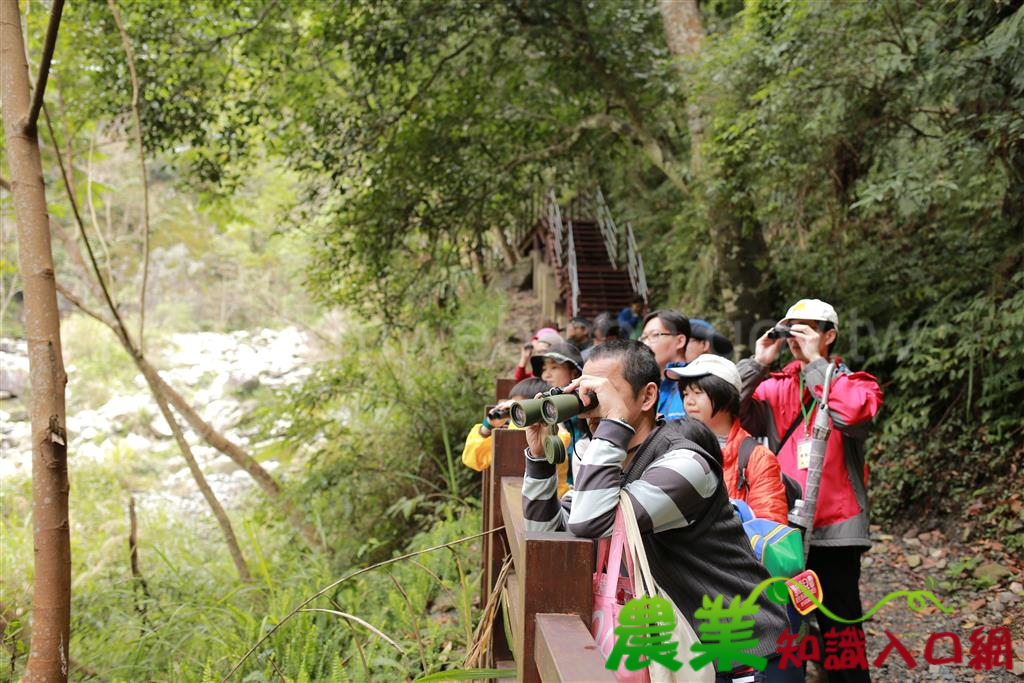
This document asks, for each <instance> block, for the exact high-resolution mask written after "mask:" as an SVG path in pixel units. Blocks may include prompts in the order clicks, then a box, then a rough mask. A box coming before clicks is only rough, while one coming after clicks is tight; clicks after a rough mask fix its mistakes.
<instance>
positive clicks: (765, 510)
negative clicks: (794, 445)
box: [722, 420, 789, 524]
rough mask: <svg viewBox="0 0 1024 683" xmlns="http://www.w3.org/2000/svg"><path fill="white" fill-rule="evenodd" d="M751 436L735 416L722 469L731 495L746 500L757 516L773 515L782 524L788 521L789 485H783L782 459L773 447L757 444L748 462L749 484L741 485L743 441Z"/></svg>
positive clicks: (724, 451)
mask: <svg viewBox="0 0 1024 683" xmlns="http://www.w3.org/2000/svg"><path fill="white" fill-rule="evenodd" d="M749 436H750V434H749V433H748V432H747V430H745V429H743V427H741V426H740V421H739V420H734V421H733V423H732V429H731V430H729V437H728V438H727V439H726V442H725V448H723V449H722V472H723V476H724V477H725V486H726V488H727V489H728V490H729V497H730V498H739V499H740V500H745V501H746V502H747V505H749V506H750V509H751V510H752V511H753V512H754V515H755V516H757V517H760V518H762V519H770V520H772V521H773V522H778V523H779V524H789V521H788V520H787V515H788V514H789V506H788V505H787V504H786V487H785V486H783V485H782V472H781V471H780V470H779V463H778V462H777V461H776V460H775V455H774V454H773V453H772V452H771V451H770V450H768V449H767V448H765V447H764V446H762V445H760V444H758V445H757V446H755V447H754V450H753V452H752V453H751V454H750V461H749V462H748V463H747V471H746V477H747V486H745V487H743V489H742V490H740V488H739V486H738V483H739V476H740V462H739V460H740V444H741V443H742V442H743V440H744V439H746V438H747V437H749Z"/></svg>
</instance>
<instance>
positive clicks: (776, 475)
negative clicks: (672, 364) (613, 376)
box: [665, 353, 789, 524]
mask: <svg viewBox="0 0 1024 683" xmlns="http://www.w3.org/2000/svg"><path fill="white" fill-rule="evenodd" d="M665 375H666V376H667V377H669V378H671V379H677V380H679V387H680V391H681V392H682V395H683V408H684V409H685V410H686V414H687V415H689V416H690V417H692V418H696V419H698V420H700V421H701V422H703V423H704V424H706V425H707V426H708V427H710V428H711V431H712V432H714V433H715V436H716V437H718V444H719V446H721V448H722V475H723V476H724V477H725V484H726V488H727V489H728V491H729V497H730V498H735V499H739V500H743V501H746V503H747V505H749V506H750V509H751V510H752V511H753V512H754V514H755V515H756V516H758V517H760V518H762V519H770V520H772V521H773V522H778V523H779V524H788V520H787V514H788V512H789V505H788V504H787V503H786V487H785V486H783V483H782V473H781V472H780V471H779V463H778V462H777V461H776V460H775V455H774V454H773V453H772V452H771V451H769V450H768V449H767V448H765V447H764V446H762V445H761V444H759V443H758V442H757V440H756V439H754V437H752V436H751V435H750V434H748V433H747V431H746V430H745V429H743V427H741V426H740V421H739V412H740V389H741V384H740V373H739V371H738V370H737V369H736V365H735V364H734V363H733V362H732V361H731V360H729V359H728V358H722V357H721V356H717V355H715V354H711V353H705V354H702V355H700V356H697V358H695V359H694V360H692V361H690V362H689V363H688V364H687V365H686V366H685V367H681V368H678V367H677V368H668V369H667V370H665Z"/></svg>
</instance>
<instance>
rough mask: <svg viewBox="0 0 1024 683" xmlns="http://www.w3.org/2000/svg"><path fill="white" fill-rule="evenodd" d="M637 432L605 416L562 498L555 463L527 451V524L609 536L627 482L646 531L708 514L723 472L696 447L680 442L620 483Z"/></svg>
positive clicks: (681, 525)
mask: <svg viewBox="0 0 1024 683" xmlns="http://www.w3.org/2000/svg"><path fill="white" fill-rule="evenodd" d="M634 433H635V432H634V430H633V428H632V427H630V426H629V425H627V424H626V423H625V422H620V421H618V420H609V419H605V420H602V421H601V423H600V425H599V426H598V428H597V431H596V433H595V434H594V439H593V441H591V443H590V445H589V447H588V448H587V449H586V451H585V452H584V453H583V454H582V459H581V463H582V464H581V466H580V467H579V469H578V471H577V472H576V473H575V488H574V489H573V490H572V491H569V492H567V493H566V494H565V495H564V496H562V498H561V500H559V499H558V497H557V496H556V495H555V490H556V487H557V481H556V478H555V466H554V465H551V464H550V463H548V462H547V461H546V460H543V459H540V460H538V459H535V458H532V457H530V455H529V451H527V456H526V459H527V462H526V477H525V478H524V480H523V516H524V517H525V518H526V529H527V530H528V531H564V530H568V531H569V532H570V533H572V534H573V535H575V536H580V537H582V538H600V537H602V536H607V535H609V534H610V533H611V529H612V525H613V524H614V521H615V508H616V506H618V504H619V491H620V489H622V488H624V489H625V491H626V493H627V494H628V496H629V498H630V500H631V501H632V503H633V509H634V511H635V512H636V520H637V524H638V525H639V527H640V532H641V533H644V532H654V533H660V532H662V531H668V530H671V529H681V528H684V527H687V526H689V525H690V524H691V523H693V521H694V520H696V519H697V518H699V517H700V516H701V515H702V514H704V513H705V511H706V510H707V507H708V504H709V503H710V501H711V498H712V496H713V494H714V493H715V489H716V487H717V486H718V476H717V475H716V474H715V472H714V471H713V470H712V469H711V467H709V466H708V464H707V462H706V461H705V460H704V458H702V457H700V456H699V455H698V454H697V453H695V452H694V451H692V450H689V449H685V448H679V449H675V450H671V451H668V452H667V453H663V454H661V455H659V456H658V457H656V458H655V460H654V461H653V462H652V463H651V465H650V466H649V467H648V468H647V469H646V470H645V471H644V472H643V474H642V475H641V476H640V478H639V479H637V480H635V481H631V482H629V483H627V484H626V485H625V487H623V486H622V485H621V480H622V464H623V462H625V460H626V446H627V445H628V443H629V440H630V439H631V438H632V437H633V435H634Z"/></svg>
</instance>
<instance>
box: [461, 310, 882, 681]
mask: <svg viewBox="0 0 1024 683" xmlns="http://www.w3.org/2000/svg"><path fill="white" fill-rule="evenodd" d="M642 310H643V309H642V302H639V301H638V302H636V303H634V304H633V305H632V306H630V307H629V308H626V309H623V311H622V312H621V313H620V314H619V315H618V316H615V315H614V314H612V313H609V314H603V315H601V316H598V318H596V319H595V320H594V321H592V322H591V321H588V320H585V319H583V318H573V319H572V320H570V321H569V323H568V325H567V326H566V329H565V335H564V337H563V335H562V334H560V333H559V331H558V330H557V329H556V328H555V327H554V326H545V327H543V328H542V329H540V330H538V331H537V333H536V334H534V335H533V338H532V339H531V340H530V342H529V343H528V344H527V345H526V346H525V347H524V348H523V352H522V357H521V358H520V361H519V363H518V365H517V367H516V375H515V376H516V380H517V381H519V383H518V384H517V385H516V386H515V387H514V388H513V390H512V392H511V395H510V398H509V400H508V401H503V402H502V403H500V404H499V405H498V406H497V408H496V409H494V410H492V411H490V412H489V414H488V415H487V416H485V417H484V419H483V421H482V422H481V423H480V424H479V425H476V426H474V428H473V429H472V430H471V432H470V434H469V435H468V437H467V439H466V446H465V450H464V452H463V462H464V463H465V464H466V465H468V466H469V467H472V468H473V469H477V470H480V469H483V468H485V467H488V466H489V464H490V457H491V449H490V443H489V442H490V435H491V433H492V430H493V429H496V428H499V427H504V426H506V424H507V423H508V409H509V407H510V406H511V404H512V403H513V402H514V401H516V400H523V399H529V398H533V397H535V396H539V395H542V394H545V392H548V391H549V390H550V389H551V388H552V387H555V388H557V389H556V392H557V391H558V389H560V390H561V391H562V392H564V393H571V392H576V394H577V396H578V397H579V401H580V405H581V408H580V410H581V412H580V413H579V415H578V416H574V417H572V418H571V419H568V420H565V421H563V422H562V423H561V424H559V426H558V428H557V429H558V433H559V436H560V437H561V442H562V444H563V445H564V447H565V453H566V454H567V456H568V457H566V458H565V460H564V461H562V462H558V461H557V460H555V461H554V462H553V461H552V458H551V456H550V453H546V451H545V439H547V438H550V435H551V430H552V427H549V426H548V425H547V424H545V423H544V422H538V423H537V424H529V425H528V426H526V427H525V429H526V441H527V444H528V447H527V449H526V452H525V454H524V457H525V460H526V463H525V465H526V472H525V478H524V480H523V491H522V495H523V515H524V517H525V519H526V528H527V530H539V531H568V532H569V533H571V534H574V535H576V536H580V537H584V538H593V539H603V538H608V537H609V536H612V531H613V527H615V526H616V524H621V523H622V522H621V521H620V520H621V511H619V510H618V508H619V506H620V503H621V504H623V505H624V504H626V502H628V503H629V505H630V508H631V512H632V515H627V518H630V519H632V518H633V517H635V525H636V527H637V528H638V529H639V534H640V538H642V546H643V551H645V553H646V556H647V558H648V560H649V564H650V572H651V574H653V578H654V581H655V582H656V583H657V585H658V586H659V587H660V589H661V590H662V591H663V593H664V595H665V596H666V597H667V598H668V599H669V600H670V601H671V602H672V603H673V604H674V607H675V608H676V609H677V610H678V612H679V614H681V615H683V616H684V617H685V620H686V621H687V622H689V626H690V627H691V628H692V629H693V631H698V621H697V619H696V618H695V616H694V613H695V612H697V611H698V610H699V609H700V608H701V606H702V601H703V599H704V596H709V597H710V598H711V599H714V598H715V597H716V596H724V599H725V600H726V603H727V604H728V601H729V600H732V598H733V597H734V596H748V595H750V594H751V592H752V590H753V589H754V587H755V586H757V585H758V584H759V583H761V582H762V581H764V580H765V579H767V578H769V577H770V576H771V573H770V571H769V567H770V563H768V562H767V561H766V558H765V556H764V554H763V552H764V550H763V539H762V546H761V547H760V549H759V550H758V552H757V553H755V549H754V547H753V546H752V544H751V541H752V540H756V539H755V537H753V536H752V533H751V531H750V529H749V527H748V528H747V529H746V530H745V527H744V521H745V520H748V519H749V518H750V516H751V515H752V516H753V517H754V518H756V519H758V520H767V521H768V522H770V524H768V526H767V528H775V529H787V528H788V527H787V526H786V525H790V524H792V525H793V526H796V524H795V523H794V521H793V520H799V519H800V517H799V512H800V509H801V508H802V509H804V510H805V511H806V510H807V509H812V510H813V513H812V514H813V524H806V525H805V526H806V527H808V528H801V529H800V530H799V532H798V533H795V534H794V536H793V537H794V538H797V539H799V538H800V533H803V534H805V535H806V534H809V535H810V542H809V551H808V552H807V554H806V557H804V556H803V555H802V550H803V548H800V551H801V552H800V553H798V554H799V555H800V557H799V560H800V566H799V567H797V568H796V569H797V570H801V569H803V568H804V567H806V569H809V570H813V572H814V573H815V574H816V576H817V579H818V581H819V584H820V588H821V590H822V594H823V600H822V603H823V605H824V606H825V607H826V608H827V609H828V610H829V611H830V612H831V613H833V614H834V615H836V616H838V617H840V618H842V619H847V620H853V619H858V618H860V617H861V616H862V607H861V600H860V590H859V580H860V559H861V554H862V553H863V552H864V551H866V550H867V549H868V548H869V546H870V541H869V538H868V501H867V493H866V488H867V465H866V461H865V449H864V443H865V438H866V428H867V427H868V426H869V425H870V423H871V422H872V420H873V418H874V417H875V415H876V414H877V413H878V410H879V408H880V407H881V404H882V394H881V390H880V388H879V385H878V381H877V380H876V379H875V378H874V377H872V376H871V375H869V374H867V373H864V372H853V371H851V370H850V369H849V368H847V367H846V366H845V365H844V364H842V362H841V361H840V360H839V359H838V358H837V357H835V356H833V353H832V352H833V348H834V346H835V343H836V339H837V337H838V335H839V329H840V326H839V317H838V315H837V313H836V311H835V309H834V308H833V307H832V306H831V305H829V304H828V303H825V302H823V301H820V300H817V299H804V300H801V301H798V302H797V303H796V304H794V305H793V306H791V307H790V308H789V309H788V310H787V312H786V313H785V315H784V316H783V317H782V319H781V320H780V321H779V322H778V323H777V324H776V325H774V326H773V327H772V328H770V329H769V330H768V331H767V332H766V333H765V334H764V335H763V336H761V337H760V338H759V339H758V340H757V342H756V344H755V348H754V353H753V355H752V356H750V357H748V358H744V359H741V360H739V361H738V362H737V363H734V362H733V361H732V360H731V359H730V358H729V356H731V355H732V352H733V345H732V343H731V342H730V341H729V339H728V338H727V337H726V336H725V335H723V334H721V333H719V332H718V331H717V330H716V329H715V327H714V326H712V325H711V324H710V323H708V322H706V321H704V320H699V319H690V318H688V317H686V316H684V315H683V314H681V313H680V312H678V311H675V310H669V309H663V310H656V311H653V312H650V313H647V314H646V315H642ZM784 350H788V352H789V354H790V355H791V356H792V360H791V361H790V362H788V363H786V364H785V365H782V366H781V367H776V363H777V361H779V359H780V358H781V357H782V354H783V351H784ZM830 366H834V367H832V368H830ZM773 368H774V369H773ZM826 382H828V387H827V390H826V386H825V385H826ZM823 392H825V393H826V395H827V417H828V423H827V424H828V426H829V427H830V429H829V430H827V431H825V432H824V434H827V437H826V438H825V439H824V444H823V445H822V444H820V443H819V444H818V448H817V451H816V452H817V453H818V461H817V463H818V464H817V465H813V466H812V462H813V461H814V456H813V455H812V453H813V452H815V449H814V448H813V447H812V446H813V441H814V438H815V428H814V425H815V419H816V417H817V413H818V411H819V409H820V408H821V399H822V394H823ZM510 426H511V425H510ZM817 436H818V438H819V440H821V439H822V434H817ZM822 452H823V453H824V457H823V458H821V457H820V454H821V453H822ZM809 479H810V480H812V482H811V483H810V486H809V485H808V484H809ZM814 491H816V492H817V495H816V496H815V495H813V492H814ZM623 493H624V494H625V495H622V494H623ZM805 497H810V498H813V500H804V498H805ZM808 504H810V508H807V507H806V506H807V505H808ZM617 512H620V514H619V516H617V514H616V513H617ZM741 512H742V515H741ZM748 524H749V522H748ZM797 547H800V546H799V543H798V544H797ZM599 569H600V568H599ZM616 569H618V568H616ZM627 570H628V568H627V566H626V563H623V566H622V567H621V573H623V574H625V573H626V572H627ZM787 573H788V572H787ZM756 604H757V606H758V607H759V609H758V611H757V613H756V616H755V617H754V619H753V634H752V638H753V639H754V640H756V645H754V646H752V647H750V648H749V649H747V650H746V652H747V653H749V654H751V655H754V656H760V657H764V658H765V659H766V660H767V664H766V666H765V667H764V669H763V670H760V669H756V668H752V667H750V666H746V665H744V664H743V663H742V662H738V661H732V663H731V664H732V668H730V667H726V666H721V661H720V662H719V666H718V667H717V668H716V672H715V679H714V680H715V681H718V682H723V683H724V682H725V681H732V682H733V683H741V682H742V683H757V682H759V681H769V682H775V681H786V682H789V681H803V680H805V671H804V670H802V669H799V668H794V667H793V666H792V665H790V666H789V667H785V666H780V657H779V655H778V654H777V652H776V644H777V641H778V639H779V638H780V637H781V636H783V634H784V633H785V631H786V630H787V629H790V630H792V631H795V630H796V629H797V628H798V627H799V624H800V623H804V624H805V625H808V623H807V622H801V620H800V619H799V618H797V619H796V620H794V618H793V617H794V615H795V613H793V612H792V610H790V611H789V612H788V613H787V607H786V606H785V605H781V604H779V603H777V602H775V601H772V600H770V599H768V598H767V595H766V593H762V594H761V596H760V597H759V598H758V599H757V601H756ZM814 615H815V617H816V621H817V627H818V630H817V632H816V633H814V634H813V637H814V638H817V639H818V641H819V643H818V645H819V647H818V649H817V651H819V652H825V647H824V646H823V643H822V642H821V639H822V636H823V635H825V634H835V633H836V632H837V631H838V630H842V629H843V628H847V626H848V625H847V624H843V623H841V622H836V621H834V620H832V619H831V618H829V617H828V616H827V615H825V614H823V613H822V612H821V610H818V611H816V612H814ZM804 630H806V629H804ZM847 633H849V631H847ZM853 636H854V637H856V638H857V639H859V640H860V641H861V642H863V639H864V634H863V631H862V630H861V629H860V627H859V626H856V627H855V628H854V631H853ZM678 657H679V659H686V658H688V653H679V655H678ZM726 661H728V660H726ZM814 673H815V674H816V675H818V676H821V675H827V677H828V680H829V681H831V682H837V681H868V680H870V676H869V673H868V671H867V669H866V668H847V669H841V670H828V671H825V672H821V671H820V670H817V671H815V672H814ZM807 676H808V680H809V679H810V672H808V673H807ZM628 680H635V679H632V678H631V679H628Z"/></svg>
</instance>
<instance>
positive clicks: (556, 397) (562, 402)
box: [509, 387, 597, 428]
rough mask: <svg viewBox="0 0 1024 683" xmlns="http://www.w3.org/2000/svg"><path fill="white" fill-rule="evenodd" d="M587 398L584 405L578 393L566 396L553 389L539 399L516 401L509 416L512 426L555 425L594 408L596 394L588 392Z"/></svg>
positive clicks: (595, 405) (557, 389) (560, 391)
mask: <svg viewBox="0 0 1024 683" xmlns="http://www.w3.org/2000/svg"><path fill="white" fill-rule="evenodd" d="M587 398H588V403H587V404H586V405H584V403H583V399H582V398H581V397H580V394H579V392H578V391H574V392H572V393H569V394H566V393H563V392H562V390H561V389H559V388H558V387H555V388H554V389H551V390H550V391H547V392H545V393H544V394H541V397H540V398H531V399H526V400H523V401H516V402H515V403H513V404H512V407H511V409H510V410H509V414H510V415H511V416H512V422H513V424H515V426H517V427H520V428H522V427H528V426H530V425H534V424H537V423H539V422H544V423H546V424H549V425H556V424H558V423H559V422H565V421H566V420H570V419H572V418H574V417H576V416H577V415H579V414H580V413H582V412H584V411H587V410H590V409H591V408H596V407H597V394H595V393H594V392H590V393H589V394H587Z"/></svg>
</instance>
